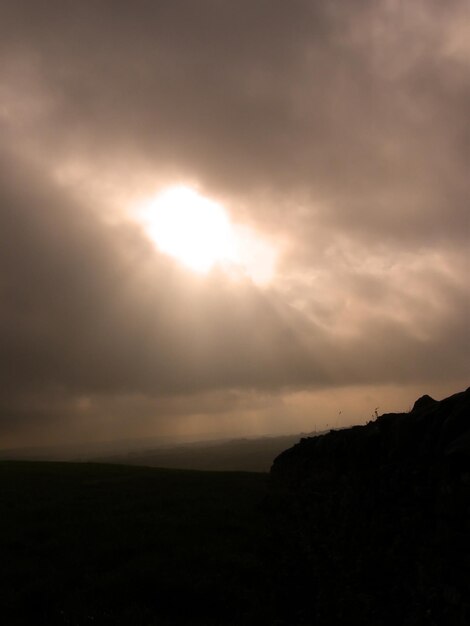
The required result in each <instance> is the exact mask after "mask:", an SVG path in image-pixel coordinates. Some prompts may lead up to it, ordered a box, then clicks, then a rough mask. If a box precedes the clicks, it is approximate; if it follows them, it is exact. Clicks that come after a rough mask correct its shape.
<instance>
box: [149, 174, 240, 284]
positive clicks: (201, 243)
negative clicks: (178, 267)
mask: <svg viewBox="0 0 470 626" xmlns="http://www.w3.org/2000/svg"><path fill="white" fill-rule="evenodd" d="M145 221H146V222H147V224H146V228H147V232H148V233H149V235H150V237H151V238H152V239H153V240H154V241H155V243H156V244H157V247H158V248H159V250H160V251H161V252H164V253H166V254H169V255H171V256H173V257H175V258H176V259H178V260H179V261H180V262H182V263H184V265H186V266H188V267H189V268H191V269H192V270H194V271H196V272H201V273H205V272H208V271H209V270H210V269H211V268H213V267H214V266H215V265H216V264H224V263H236V262H237V258H236V257H237V255H236V251H235V248H236V246H235V241H234V234H233V230H232V227H231V224H230V220H229V219H228V216H227V213H226V211H225V210H224V208H223V207H222V206H221V205H220V204H218V203H216V202H213V201H212V200H209V199H208V198H205V197H204V196H201V195H200V194H198V193H197V192H196V191H194V190H192V189H189V188H188V187H183V186H179V187H172V188H170V189H166V190H165V191H163V192H162V193H160V194H159V195H158V196H157V197H156V198H155V199H154V200H153V201H152V202H151V203H150V206H149V207H148V208H147V210H146V219H145Z"/></svg>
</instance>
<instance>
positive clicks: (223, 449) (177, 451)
mask: <svg viewBox="0 0 470 626" xmlns="http://www.w3.org/2000/svg"><path fill="white" fill-rule="evenodd" d="M301 437H302V435H284V436H281V437H260V438H257V439H232V440H229V441H203V442H198V443H191V444H184V445H183V444H180V445H178V446H172V447H159V448H154V449H152V450H141V451H134V452H131V453H129V454H125V455H123V454H118V455H112V456H106V457H103V456H102V457H100V458H99V459H98V460H99V461H100V462H105V463H109V462H111V463H124V464H126V465H144V466H148V467H163V468H173V469H190V470H205V471H245V472H269V470H270V468H271V465H272V463H273V461H274V459H275V458H276V456H278V455H279V454H280V453H281V452H282V451H283V450H285V449H286V448H288V447H290V446H292V445H294V444H295V443H297V442H298V441H299V440H300V438H301Z"/></svg>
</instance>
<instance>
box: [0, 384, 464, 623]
mask: <svg viewBox="0 0 470 626" xmlns="http://www.w3.org/2000/svg"><path fill="white" fill-rule="evenodd" d="M0 556H1V558H0V620H1V623H2V624H6V625H7V626H15V625H18V624H25V625H28V626H29V625H38V626H43V625H44V626H45V625H47V626H54V625H59V624H69V625H74V626H84V625H87V624H98V625H100V626H110V625H118V626H119V625H129V626H157V625H161V626H182V625H186V626H193V625H194V626H197V625H201V626H202V625H204V626H215V625H218V626H248V625H253V626H307V625H311V626H336V625H337V624H338V625H339V624H341V625H343V624H345V625H347V626H356V625H357V626H364V625H370V626H468V625H469V624H470V388H469V389H468V390H467V391H465V392H461V393H457V394H454V395H453V396H450V397H449V398H446V399H444V400H441V401H440V402H439V401H436V400H433V399H432V398H430V397H429V396H423V397H422V398H420V399H419V400H418V401H417V402H416V403H415V405H414V407H413V410H412V411H410V412H409V413H397V414H388V415H382V416H380V417H378V418H377V419H376V420H375V421H373V422H370V423H368V424H367V425H365V426H357V427H354V428H350V429H345V430H342V431H336V432H335V431H333V432H330V433H328V434H324V435H321V436H316V437H311V438H304V439H302V440H301V442H300V443H299V444H297V445H295V446H294V447H292V448H290V449H289V450H286V451H285V452H283V453H282V454H281V455H279V456H278V457H277V458H276V460H275V461H274V464H273V466H272V469H271V472H270V475H268V474H263V473H248V472H246V473H243V472H197V471H184V470H179V471H178V470H170V469H167V470H162V469H154V468H149V467H130V466H123V465H122V466H120V465H104V464H103V465H100V464H73V463H32V462H31V463H28V462H4V463H0Z"/></svg>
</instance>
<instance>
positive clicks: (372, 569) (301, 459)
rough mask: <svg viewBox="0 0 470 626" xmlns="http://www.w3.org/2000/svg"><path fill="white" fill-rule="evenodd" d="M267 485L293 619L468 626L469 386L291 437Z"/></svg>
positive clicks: (296, 621)
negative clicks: (364, 420)
mask: <svg viewBox="0 0 470 626" xmlns="http://www.w3.org/2000/svg"><path fill="white" fill-rule="evenodd" d="M271 484H272V488H273V502H275V504H273V516H274V517H276V518H277V522H276V523H277V527H278V529H279V533H280V534H283V535H284V536H286V537H289V548H288V549H286V551H285V554H286V561H287V562H289V563H290V564H291V566H292V567H293V568H296V570H297V573H296V574H295V575H292V576H291V578H290V581H289V582H288V583H286V585H287V588H288V589H294V588H296V590H297V595H296V598H297V601H296V604H297V606H296V608H295V611H296V615H297V617H296V618H295V619H293V623H317V624H322V625H326V624H336V623H338V624H339V623H344V624H373V625H374V626H380V625H390V626H391V625H393V626H396V625H398V624H400V625H405V624H406V625H409V626H411V625H413V626H415V625H416V626H417V625H421V624H422V625H424V624H428V625H434V626H440V625H441V624H453V625H459V626H460V625H461V626H463V625H464V624H469V623H470V541H469V538H470V389H467V391H465V392H462V393H458V394H455V395H453V396H451V397H449V398H446V399H445V400H442V401H440V402H437V401H435V400H433V399H432V398H430V397H429V396H423V397H422V398H420V399H419V400H418V401H417V402H416V403H415V405H414V407H413V410H412V411H411V412H410V413H398V414H387V415H382V416H380V417H378V418H377V419H376V420H375V421H373V422H370V423H368V424H367V425H365V426H355V427H353V428H349V429H345V430H341V431H332V432H330V433H328V434H324V435H322V436H318V437H314V438H305V439H302V440H301V441H300V443H298V444H297V445H295V446H294V447H293V448H291V449H289V450H286V451H285V452H283V453H282V454H281V455H280V456H278V457H277V458H276V460H275V462H274V464H273V467H272V469H271ZM306 598H308V600H306ZM299 616H300V617H299ZM302 620H303V621H302Z"/></svg>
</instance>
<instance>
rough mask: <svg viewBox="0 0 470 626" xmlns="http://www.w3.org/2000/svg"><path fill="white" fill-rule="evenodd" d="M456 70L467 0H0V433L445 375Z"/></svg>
mask: <svg viewBox="0 0 470 626" xmlns="http://www.w3.org/2000/svg"><path fill="white" fill-rule="evenodd" d="M469 66H470V5H469V4H468V2H466V0H449V1H447V2H445V3H443V2H440V1H439V2H438V1H437V0H415V1H414V2H405V1H403V2H401V1H398V0H352V1H350V2H349V1H348V2H344V1H340V0H329V1H319V0H318V1H315V0H308V1H307V0H289V2H287V1H286V2H281V1H279V0H237V1H234V0H198V1H197V2H194V1H193V0H160V1H159V0H154V1H150V0H133V2H124V1H123V0H113V1H111V0H93V1H91V0H83V1H81V2H76V1H75V0H74V1H66V0H60V1H59V0H47V1H44V0H14V1H13V0H4V1H3V2H2V3H1V7H0V349H1V360H0V376H1V380H2V384H1V387H0V447H4V448H7V447H18V446H29V445H51V444H61V443H70V442H93V441H110V440H121V439H126V438H136V437H138V438H140V437H143V438H145V437H158V436H165V437H170V438H175V439H177V438H178V437H183V436H185V437H193V438H204V437H218V436H220V437H227V436H254V435H259V434H279V433H295V432H301V431H303V432H310V431H313V430H314V429H317V430H320V429H322V428H326V427H338V426H345V425H348V424H352V423H364V422H366V421H368V420H369V419H371V416H372V415H373V414H374V412H375V411H376V410H377V411H378V412H379V413H383V412H386V411H406V410H409V409H410V408H411V406H412V404H413V402H414V400H415V399H416V398H417V397H418V396H420V395H422V394H424V393H428V394H430V395H432V396H433V397H436V398H437V399H440V398H442V397H445V396H446V395H449V394H451V393H454V392H457V391H461V390H463V389H464V388H466V387H467V386H468V384H469V375H468V374H469V366H470V362H469V357H468V355H469V352H470V351H469V348H470V340H469V335H470V333H469V330H470V328H469V321H468V320H469V319H470V316H469V313H470V311H469V308H470V294H469V285H470V283H469V280H468V274H469V271H470V256H469V250H470V247H469V243H470V221H469V206H468V200H469V197H470V189H469V186H470V178H469V176H468V170H469V162H470V126H469V124H468V120H469V114H470V67H469ZM175 216H177V217H176V218H175ZM165 229H166V230H165ZM165 233H166V234H165ZM164 234H165V237H166V239H165V238H164Z"/></svg>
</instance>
